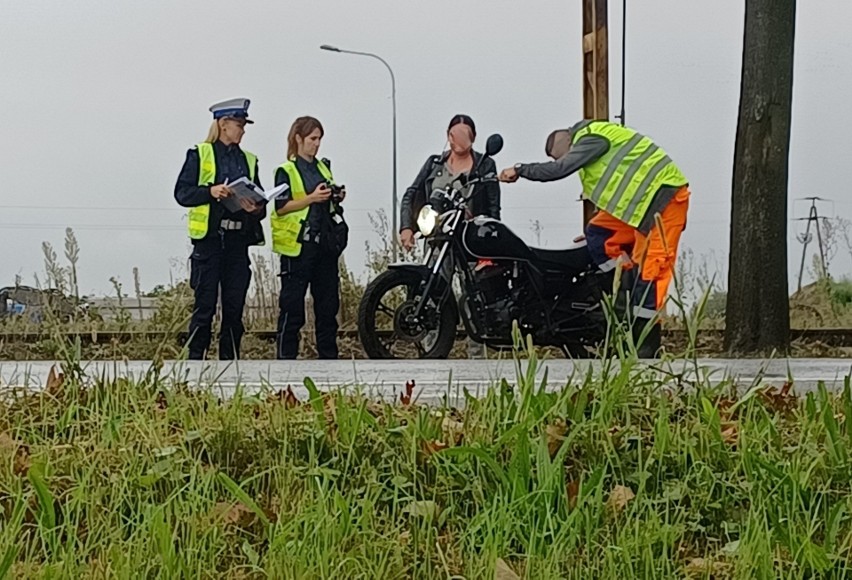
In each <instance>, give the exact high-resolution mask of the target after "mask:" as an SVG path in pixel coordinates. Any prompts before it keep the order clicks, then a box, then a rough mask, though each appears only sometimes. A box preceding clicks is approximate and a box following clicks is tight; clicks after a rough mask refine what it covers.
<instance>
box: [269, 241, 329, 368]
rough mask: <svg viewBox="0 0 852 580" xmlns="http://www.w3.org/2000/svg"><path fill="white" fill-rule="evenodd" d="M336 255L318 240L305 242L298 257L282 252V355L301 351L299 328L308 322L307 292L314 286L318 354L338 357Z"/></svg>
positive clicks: (280, 357)
mask: <svg viewBox="0 0 852 580" xmlns="http://www.w3.org/2000/svg"><path fill="white" fill-rule="evenodd" d="M338 276H339V274H338V267H337V256H335V255H334V253H333V252H328V251H323V250H322V248H320V246H319V245H318V244H314V243H305V244H302V252H301V254H299V256H298V257H297V258H289V257H287V256H281V294H280V295H279V297H278V305H279V307H280V309H281V312H280V314H279V315H278V348H277V351H278V352H277V357H278V358H279V359H295V358H296V357H297V356H298V354H299V332H300V331H301V330H302V326H303V325H304V324H305V293H306V291H307V289H308V286H310V288H311V297H312V298H313V300H314V318H315V320H316V338H317V354H318V356H319V358H321V359H336V358H337V311H338V310H339V309H340V279H339V277H338Z"/></svg>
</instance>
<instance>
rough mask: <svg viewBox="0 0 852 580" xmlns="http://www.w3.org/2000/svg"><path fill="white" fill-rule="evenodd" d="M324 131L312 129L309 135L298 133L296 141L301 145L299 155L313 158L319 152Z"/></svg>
mask: <svg viewBox="0 0 852 580" xmlns="http://www.w3.org/2000/svg"><path fill="white" fill-rule="evenodd" d="M321 141H322V132H321V131H320V130H319V129H314V130H313V131H311V133H310V135H308V136H307V137H301V136H300V135H296V143H297V144H298V145H299V156H300V157H305V158H307V159H313V158H314V157H316V156H317V154H318V153H319V148H320V142H321Z"/></svg>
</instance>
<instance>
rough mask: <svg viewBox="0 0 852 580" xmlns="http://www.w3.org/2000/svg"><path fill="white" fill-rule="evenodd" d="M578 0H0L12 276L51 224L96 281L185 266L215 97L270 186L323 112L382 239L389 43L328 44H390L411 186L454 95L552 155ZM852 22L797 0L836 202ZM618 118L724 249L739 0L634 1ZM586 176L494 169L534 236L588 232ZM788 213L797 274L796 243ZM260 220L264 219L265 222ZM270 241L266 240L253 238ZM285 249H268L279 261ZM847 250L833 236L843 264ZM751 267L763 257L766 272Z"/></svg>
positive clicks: (801, 82)
mask: <svg viewBox="0 0 852 580" xmlns="http://www.w3.org/2000/svg"><path fill="white" fill-rule="evenodd" d="M581 4H582V3H581V1H580V0H526V1H525V2H517V1H508V0H490V1H487V2H486V1H485V0H478V1H476V2H474V1H470V0H468V1H461V0H456V1H455V2H452V1H449V0H431V1H428V2H412V1H410V0H325V1H323V2H310V3H308V2H298V3H297V2H292V1H284V2H281V1H278V2H273V1H270V0H266V1H260V0H241V1H239V2H234V1H229V2H226V1H223V0H204V1H201V0H191V1H188V0H185V1H181V2H175V1H173V0H170V1H167V0H146V1H145V2H126V1H120V0H79V1H77V2H67V1H62V2H60V1H58V0H27V1H26V2H22V1H20V0H0V123H2V128H3V137H4V138H3V139H2V141H0V177H2V181H3V186H2V194H0V214H2V215H0V247H2V258H0V286H3V285H8V284H12V283H13V282H14V279H15V278H14V277H15V275H16V274H20V275H21V276H22V277H23V280H24V282H25V283H32V281H33V273H35V272H41V271H42V269H43V266H42V263H43V259H42V254H41V242H42V241H49V242H51V243H52V244H53V245H54V247H56V248H57V250H58V251H60V253H61V248H62V241H63V237H64V228H65V227H66V226H71V227H73V228H74V229H75V231H76V234H77V237H78V239H79V242H80V245H81V260H80V265H79V269H80V285H81V291H82V292H84V293H94V292H98V293H102V292H108V291H109V288H110V283H109V278H110V276H117V277H118V278H119V279H120V280H121V281H122V282H123V283H124V284H125V288H131V287H132V274H131V272H132V269H133V267H134V266H138V267H139V269H140V271H141V276H142V284H143V287H144V288H146V289H147V288H151V287H152V286H154V285H155V284H158V283H167V282H168V281H169V278H170V273H171V274H172V275H174V276H181V275H184V274H185V268H186V258H187V256H188V255H189V243H188V239H187V236H186V226H185V211H184V210H183V209H182V208H180V207H178V206H177V204H176V203H175V201H174V198H173V196H172V192H173V187H174V182H175V179H176V176H177V173H178V171H179V169H180V167H181V164H182V162H183V159H184V155H185V152H186V149H187V148H189V147H190V146H191V145H192V144H194V143H196V142H198V141H200V140H202V139H203V138H204V136H205V135H206V131H207V127H208V125H209V122H210V114H209V112H208V110H207V108H208V107H209V105H210V104H211V103H213V102H215V101H218V100H221V99H226V98H231V97H236V96H246V97H249V98H251V99H252V106H251V114H252V116H253V118H254V119H255V121H256V124H254V125H252V126H250V127H249V128H248V131H247V134H246V137H245V139H244V142H243V145H244V146H245V147H246V148H247V149H250V150H252V151H254V152H255V153H257V154H258V156H259V158H260V169H261V178H262V180H263V182H264V185H267V186H269V185H271V184H272V172H273V170H274V168H275V167H276V166H277V165H278V164H280V163H281V161H282V160H283V155H284V141H285V138H286V133H287V130H288V128H289V126H290V123H291V122H292V120H293V119H294V118H295V117H296V116H298V115H302V114H311V115H315V116H317V117H319V118H320V119H321V120H322V122H323V124H324V125H325V128H326V137H325V140H324V142H323V146H322V150H321V154H322V155H323V156H327V157H330V158H331V159H332V161H333V165H334V169H335V176H336V177H337V179H338V181H340V182H343V183H345V184H346V185H347V188H348V192H349V196H348V197H347V201H346V206H347V210H348V214H347V215H348V219H349V222H350V225H351V227H352V238H351V243H350V247H349V249H348V250H347V261H348V262H349V263H350V265H351V266H353V267H355V268H356V270H359V269H360V268H361V267H362V264H363V260H364V250H363V246H364V241H365V240H367V239H374V238H373V237H372V233H371V231H370V226H369V221H368V219H367V217H368V212H370V211H374V210H375V209H377V208H379V207H385V208H389V205H390V185H391V103H390V81H389V77H388V75H387V72H386V71H385V69H384V68H383V67H382V66H381V64H380V63H378V62H376V61H374V60H371V59H366V58H364V57H356V56H349V55H342V54H332V53H327V52H323V51H320V50H319V49H318V47H319V45H320V44H323V43H329V44H335V45H338V46H341V47H344V48H350V49H354V50H363V51H372V52H376V53H379V54H381V55H382V56H384V57H385V58H386V59H387V60H388V61H389V62H390V63H391V65H392V66H393V68H394V71H395V73H396V77H397V103H398V113H399V124H398V131H399V133H398V139H399V176H400V178H399V181H400V183H399V185H400V191H402V190H404V188H405V187H406V186H407V185H408V184H409V183H410V182H411V180H412V178H413V177H414V175H415V174H416V172H417V170H418V169H419V167H420V165H421V164H422V163H423V161H424V159H425V158H426V156H427V155H429V154H431V153H436V152H439V151H440V150H441V148H442V147H443V145H444V135H445V129H446V125H447V122H448V121H449V119H450V117H451V116H452V115H453V114H455V113H457V112H465V113H468V114H470V115H472V116H473V118H474V119H475V121H476V123H477V128H478V131H479V136H480V140H479V142H478V145H479V147H480V148H482V147H484V141H485V138H486V137H487V135H488V134H489V133H492V132H500V133H501V134H502V135H503V137H504V139H505V143H506V145H505V148H504V150H503V152H502V153H501V154H500V155H499V156H498V158H497V164H498V166H499V167H501V168H502V167H505V166H508V165H511V164H513V163H515V162H518V161H535V160H540V159H541V158H542V157H543V144H544V139H545V137H546V135H547V133H548V132H549V131H550V130H552V129H554V128H558V127H565V126H568V125H570V124H571V123H573V122H574V121H575V120H577V119H579V118H580V117H581V115H582V93H581V84H580V73H581V66H582V65H581V54H580V46H581V40H580V34H581V32H580V31H581ZM620 5H621V3H620V2H612V3H611V8H610V26H611V37H610V49H611V79H610V82H611V84H610V88H611V101H610V105H611V112H612V114H616V113H617V112H618V110H619V107H620V99H619V94H620V86H619V85H620V62H619V60H620V35H619V32H620V30H621V13H620ZM850 22H852V2H849V0H807V1H802V2H799V14H798V22H797V26H798V29H797V50H796V71H795V82H796V86H795V95H794V114H793V144H792V151H791V175H790V197H791V202H790V207H791V210H790V213H791V217H794V214H795V215H805V214H806V211H807V206H806V205H805V204H804V203H803V202H796V203H795V205H794V202H793V198H799V197H804V196H808V195H820V196H823V197H828V198H831V199H833V200H834V203H833V205H832V204H827V205H825V206H824V208H823V209H824V211H825V212H826V213H829V214H831V213H832V212H833V213H834V214H836V215H840V216H846V217H848V218H852V193H850V189H849V186H848V183H849V171H850V169H849V167H850V164H849V158H850V154H852V147H850V145H849V139H848V135H850V134H852V112H850V109H849V106H848V101H849V95H850V94H852V74H851V73H850V65H849V63H850V62H852V37H850V35H849V32H848V26H849V23H850ZM628 25H629V27H628V51H629V52H628V59H627V71H628V76H627V121H628V124H629V125H631V126H633V127H635V128H637V129H639V130H641V131H643V132H645V133H646V134H648V135H650V136H651V137H653V138H654V139H656V140H657V141H658V142H659V143H660V144H661V145H662V146H663V147H664V148H665V149H666V150H667V151H668V152H669V153H670V155H671V156H672V157H673V158H674V159H675V161H677V162H678V163H679V164H680V165H681V167H682V168H683V170H684V172H685V173H686V174H687V176H688V177H689V178H690V180H691V183H692V191H693V198H692V200H693V203H692V206H691V209H690V214H689V223H688V227H687V231H686V232H685V234H684V237H683V242H682V246H683V247H684V248H687V247H688V248H691V249H693V250H694V251H695V252H696V253H697V254H703V253H707V252H709V251H710V250H711V249H712V248H720V251H719V253H721V254H722V257H723V259H725V256H726V255H727V254H726V252H727V246H728V224H729V211H730V189H731V183H730V182H731V164H732V157H733V145H734V134H735V129H736V116H737V103H738V95H739V77H740V59H741V50H742V27H743V1H742V0H689V1H684V0H643V1H642V2H631V3H630V7H629V11H628ZM579 191H580V186H579V181H578V179H577V178H576V177H572V178H570V179H569V180H565V181H562V182H559V183H555V184H547V185H536V184H530V183H523V182H522V183H519V184H516V185H512V186H504V188H503V215H504V218H505V221H506V222H507V223H508V224H510V225H511V226H512V227H513V228H514V229H515V230H516V231H517V232H518V233H519V235H521V236H522V237H524V238H525V239H526V240H528V241H530V242H532V241H534V240H535V234H534V233H533V232H532V230H531V227H530V223H531V220H534V219H539V220H540V221H541V223H542V225H543V227H544V230H543V232H542V234H541V242H542V245H546V246H547V247H551V248H554V247H558V246H560V245H564V244H566V243H568V242H569V241H570V238H571V237H573V236H574V235H576V234H577V233H579V232H580V227H581V208H580V205H579V203H576V202H575V201H574V199H575V198H576V197H577V195H578V193H579ZM800 226H801V224H799V223H794V222H791V224H790V236H789V241H790V245H789V248H790V264H791V267H790V275H791V278H792V277H793V276H794V275H795V273H796V272H797V270H798V259H799V252H800V251H801V246H800V245H799V244H798V242H796V240H795V234H796V231H797V230H798V228H799V227H800ZM266 227H267V229H268V224H267V226H266ZM260 251H261V252H264V253H268V252H269V249H268V248H267V249H264V250H260ZM276 268H277V266H276ZM850 269H852V264H850V258H849V256H848V252H845V251H841V253H840V255H839V256H838V259H837V261H836V267H835V271H836V272H838V273H842V272H849V271H850ZM758 275H759V274H758Z"/></svg>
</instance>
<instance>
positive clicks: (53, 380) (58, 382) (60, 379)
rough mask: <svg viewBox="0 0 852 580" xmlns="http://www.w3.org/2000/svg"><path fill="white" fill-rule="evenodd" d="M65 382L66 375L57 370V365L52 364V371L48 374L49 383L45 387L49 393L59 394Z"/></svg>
mask: <svg viewBox="0 0 852 580" xmlns="http://www.w3.org/2000/svg"><path fill="white" fill-rule="evenodd" d="M64 382H65V375H64V374H62V373H59V372H57V371H56V365H51V367H50V372H49V373H48V375H47V384H46V385H45V387H44V388H45V390H46V391H47V393H48V394H49V395H53V396H56V395H58V394H59V392H60V391H61V390H62V383H64Z"/></svg>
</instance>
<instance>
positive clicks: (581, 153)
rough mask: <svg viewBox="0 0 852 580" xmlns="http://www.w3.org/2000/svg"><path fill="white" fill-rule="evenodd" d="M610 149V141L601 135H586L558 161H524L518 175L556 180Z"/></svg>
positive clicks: (531, 178) (531, 179)
mask: <svg viewBox="0 0 852 580" xmlns="http://www.w3.org/2000/svg"><path fill="white" fill-rule="evenodd" d="M607 151H609V141H608V140H607V139H606V138H604V137H601V136H600V135H586V136H585V137H581V138H580V139H578V140H577V142H576V143H574V144H573V145H572V146H571V150H570V151H568V153H566V154H565V155H563V156H562V157H560V158H559V159H557V160H556V161H546V162H544V163H524V164H522V165H521V166H520V167H518V175H520V176H521V177H523V178H524V179H528V180H530V181H556V180H557V179H563V178H565V177H568V176H569V175H571V174H572V173H574V172H576V171H579V170H580V169H582V168H583V167H584V166H586V165H588V164H589V163H592V162H593V161H597V160H598V159H600V158H601V157H602V156H603V155H605V154H606V152H607Z"/></svg>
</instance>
